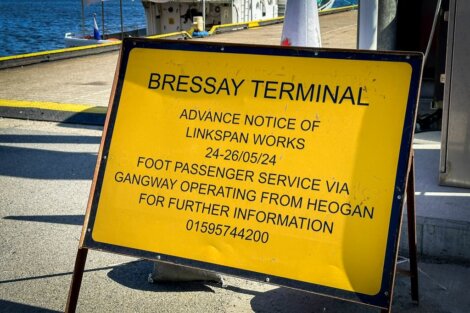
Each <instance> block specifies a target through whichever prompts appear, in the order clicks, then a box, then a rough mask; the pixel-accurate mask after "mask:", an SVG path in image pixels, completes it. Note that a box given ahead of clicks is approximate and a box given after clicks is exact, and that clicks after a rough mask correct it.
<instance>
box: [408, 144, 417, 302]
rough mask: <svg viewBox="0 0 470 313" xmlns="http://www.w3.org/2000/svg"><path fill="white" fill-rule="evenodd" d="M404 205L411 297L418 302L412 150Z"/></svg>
mask: <svg viewBox="0 0 470 313" xmlns="http://www.w3.org/2000/svg"><path fill="white" fill-rule="evenodd" d="M406 207H407V219H408V253H409V257H410V279H411V299H412V300H413V301H416V302H418V303H419V289H418V260H417V253H418V249H417V245H416V209H415V166H414V152H413V151H412V152H411V166H410V173H409V174H408V182H407V188H406Z"/></svg>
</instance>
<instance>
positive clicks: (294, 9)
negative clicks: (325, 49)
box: [281, 0, 321, 48]
mask: <svg viewBox="0 0 470 313" xmlns="http://www.w3.org/2000/svg"><path fill="white" fill-rule="evenodd" d="M281 45H282V46H298V47H318V48H319V47H321V34H320V22H319V19H318V7H317V1H316V0H290V1H287V4H286V12H285V16H284V25H283V27H282V37H281Z"/></svg>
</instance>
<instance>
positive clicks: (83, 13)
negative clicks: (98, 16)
mask: <svg viewBox="0 0 470 313" xmlns="http://www.w3.org/2000/svg"><path fill="white" fill-rule="evenodd" d="M84 34H85V3H84V2H83V0H82V35H84Z"/></svg>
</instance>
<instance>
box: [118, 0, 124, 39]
mask: <svg viewBox="0 0 470 313" xmlns="http://www.w3.org/2000/svg"><path fill="white" fill-rule="evenodd" d="M119 11H120V13H121V40H123V39H124V20H123V17H122V0H119Z"/></svg>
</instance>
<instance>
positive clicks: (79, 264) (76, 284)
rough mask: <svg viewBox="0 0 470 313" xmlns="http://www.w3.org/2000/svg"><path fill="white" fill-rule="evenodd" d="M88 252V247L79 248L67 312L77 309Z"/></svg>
mask: <svg viewBox="0 0 470 313" xmlns="http://www.w3.org/2000/svg"><path fill="white" fill-rule="evenodd" d="M87 254H88V249H87V248H78V251H77V257H76V259H75V266H74V268H73V275H72V281H71V282H70V289H69V296H68V298H67V305H66V306H65V312H66V313H75V310H76V309H77V303H78V295H79V294H80V286H81V285H82V278H83V272H84V270H85V263H86V257H87Z"/></svg>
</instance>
